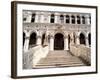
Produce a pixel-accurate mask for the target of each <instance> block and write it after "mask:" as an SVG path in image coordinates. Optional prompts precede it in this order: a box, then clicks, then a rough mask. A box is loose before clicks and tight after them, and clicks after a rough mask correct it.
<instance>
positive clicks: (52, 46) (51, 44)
mask: <svg viewBox="0 0 100 80" xmlns="http://www.w3.org/2000/svg"><path fill="white" fill-rule="evenodd" d="M49 47H50V50H51V51H52V50H54V37H53V36H50V45H49Z"/></svg>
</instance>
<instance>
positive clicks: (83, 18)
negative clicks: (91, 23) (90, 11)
mask: <svg viewBox="0 0 100 80" xmlns="http://www.w3.org/2000/svg"><path fill="white" fill-rule="evenodd" d="M82 24H85V17H84V16H82Z"/></svg>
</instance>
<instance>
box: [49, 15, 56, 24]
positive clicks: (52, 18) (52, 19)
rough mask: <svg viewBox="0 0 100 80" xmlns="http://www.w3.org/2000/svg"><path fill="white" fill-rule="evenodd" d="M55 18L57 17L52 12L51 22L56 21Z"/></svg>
mask: <svg viewBox="0 0 100 80" xmlns="http://www.w3.org/2000/svg"><path fill="white" fill-rule="evenodd" d="M54 18H55V16H54V14H51V19H50V23H54Z"/></svg>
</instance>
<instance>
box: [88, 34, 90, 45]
mask: <svg viewBox="0 0 100 80" xmlns="http://www.w3.org/2000/svg"><path fill="white" fill-rule="evenodd" d="M88 42H89V45H90V46H91V34H90V33H89V34H88Z"/></svg>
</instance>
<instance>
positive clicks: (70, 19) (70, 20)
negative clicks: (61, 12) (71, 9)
mask: <svg viewBox="0 0 100 80" xmlns="http://www.w3.org/2000/svg"><path fill="white" fill-rule="evenodd" d="M69 22H70V24H72V18H71V14H69Z"/></svg>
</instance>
